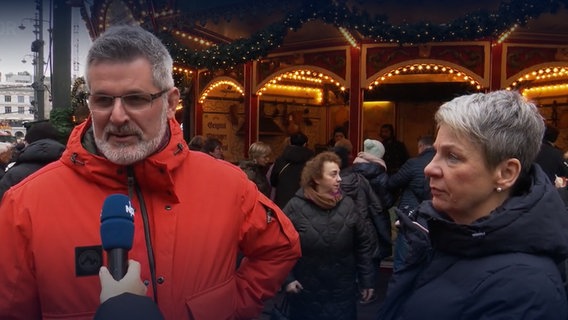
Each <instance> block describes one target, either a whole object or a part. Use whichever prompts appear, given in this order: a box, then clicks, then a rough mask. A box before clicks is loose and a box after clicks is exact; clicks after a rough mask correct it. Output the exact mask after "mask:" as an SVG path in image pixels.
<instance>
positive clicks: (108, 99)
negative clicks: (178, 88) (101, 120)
mask: <svg viewBox="0 0 568 320" xmlns="http://www.w3.org/2000/svg"><path fill="white" fill-rule="evenodd" d="M168 90H170V89H164V90H162V91H160V92H157V93H132V94H125V95H123V96H109V95H105V94H89V96H88V103H89V108H90V109H91V110H96V111H107V110H110V109H112V107H113V106H114V99H116V98H120V100H121V102H122V105H123V106H124V107H125V108H126V109H129V110H132V111H136V110H141V109H144V108H146V107H148V106H150V105H151V104H152V101H154V100H156V99H157V98H159V97H160V96H161V95H163V94H164V93H166V92H167V91H168Z"/></svg>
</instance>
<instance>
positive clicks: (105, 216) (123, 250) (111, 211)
mask: <svg viewBox="0 0 568 320" xmlns="http://www.w3.org/2000/svg"><path fill="white" fill-rule="evenodd" d="M133 238H134V208H133V207H132V204H131V202H130V199H129V198H128V197H127V196H126V195H123V194H111V195H110V196H108V197H107V198H106V199H105V202H104V203H103V209H102V210H101V240H102V244H103V249H105V251H106V253H107V262H108V263H107V268H108V270H109V272H110V274H111V275H112V277H113V278H114V280H117V281H118V280H120V279H122V278H123V277H124V275H125V274H126V271H127V269H128V251H129V250H130V249H131V248H132V241H133Z"/></svg>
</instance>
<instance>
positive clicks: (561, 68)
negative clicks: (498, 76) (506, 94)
mask: <svg viewBox="0 0 568 320" xmlns="http://www.w3.org/2000/svg"><path fill="white" fill-rule="evenodd" d="M562 77H566V78H567V79H568V62H558V61H554V62H547V63H541V64H537V65H534V66H531V67H530V68H526V69H523V70H521V71H520V72H518V73H516V74H515V75H513V76H511V77H509V78H508V79H507V80H506V81H505V83H504V86H505V87H506V88H507V89H508V90H517V89H520V88H522V87H523V84H525V83H530V82H531V81H533V80H540V79H543V78H549V79H554V78H562ZM567 82H568V81H567Z"/></svg>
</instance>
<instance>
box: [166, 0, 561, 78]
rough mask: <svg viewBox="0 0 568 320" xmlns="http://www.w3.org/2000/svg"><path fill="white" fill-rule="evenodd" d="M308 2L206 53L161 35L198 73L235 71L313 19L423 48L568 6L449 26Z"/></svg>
mask: <svg viewBox="0 0 568 320" xmlns="http://www.w3.org/2000/svg"><path fill="white" fill-rule="evenodd" d="M304 4H305V5H304V6H303V7H302V8H301V9H300V10H296V11H294V12H290V13H288V14H286V16H285V18H284V19H282V20H281V21H279V22H277V23H274V24H272V25H270V26H268V27H266V28H265V29H264V30H261V31H259V32H257V33H255V34H253V35H252V36H251V37H250V38H248V39H238V40H235V41H233V42H232V43H229V44H219V45H214V46H211V47H209V48H207V49H203V50H198V51H193V50H188V49H187V48H185V47H183V46H181V45H180V44H179V43H178V42H177V41H176V40H175V38H174V37H173V36H172V35H171V34H170V33H168V32H167V31H162V32H161V33H159V37H160V38H161V39H162V41H163V42H164V43H165V44H166V46H167V47H168V48H169V50H170V52H171V54H172V56H173V57H174V59H175V61H176V62H177V63H180V64H183V65H186V66H191V67H194V68H197V69H202V68H205V69H209V70H218V69H233V68H234V67H236V66H238V65H240V64H243V63H246V62H248V61H252V60H257V59H259V58H262V57H265V56H267V55H268V53H270V52H271V51H272V50H274V49H276V48H278V47H279V46H281V45H282V43H283V40H284V37H285V36H286V35H287V33H288V31H294V30H297V29H299V28H300V27H301V26H302V25H303V24H304V23H306V22H308V21H311V20H317V19H319V20H321V21H323V22H325V23H327V24H332V25H334V26H336V27H338V28H339V27H341V28H346V29H354V30H357V31H358V32H359V33H360V34H361V35H363V36H364V37H366V38H369V39H371V40H373V41H376V42H386V43H396V44H423V43H427V42H442V41H448V42H452V41H473V40H479V39H484V38H493V39H496V38H498V37H499V36H500V35H501V34H502V33H504V32H507V30H509V29H510V28H511V27H512V26H513V25H520V26H523V25H525V24H526V23H527V22H528V21H529V20H531V19H534V18H537V17H538V16H540V15H541V14H543V13H555V12H557V11H558V9H559V8H560V7H561V6H564V7H565V8H568V0H509V1H507V0H502V1H501V3H500V4H499V8H498V9H497V10H496V11H494V12H490V11H487V10H480V11H477V12H473V13H470V14H466V15H465V16H463V17H460V18H458V19H455V20H453V21H450V22H448V23H445V24H434V23H431V22H426V21H423V22H417V23H405V24H401V25H393V24H391V23H389V22H388V17H387V16H385V15H370V14H369V13H368V12H365V11H364V10H361V9H359V8H357V7H353V8H352V9H349V8H348V7H347V5H346V3H345V2H343V1H331V0H313V1H309V2H308V1H306V2H304ZM360 10H361V11H360Z"/></svg>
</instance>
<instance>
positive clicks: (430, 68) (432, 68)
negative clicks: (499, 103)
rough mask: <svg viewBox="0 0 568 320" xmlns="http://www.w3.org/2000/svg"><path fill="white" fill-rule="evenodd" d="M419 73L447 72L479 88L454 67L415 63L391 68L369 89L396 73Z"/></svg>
mask: <svg viewBox="0 0 568 320" xmlns="http://www.w3.org/2000/svg"><path fill="white" fill-rule="evenodd" d="M421 73H428V74H448V75H452V76H454V77H455V80H456V81H462V82H468V83H469V84H470V85H471V86H473V87H475V88H476V89H477V90H480V89H481V84H480V83H479V82H478V81H477V80H475V79H473V78H472V77H471V76H468V75H467V74H466V73H464V72H462V71H459V70H457V69H455V68H451V67H448V66H444V65H440V64H433V63H415V64H410V65H407V66H404V67H399V68H396V69H393V70H391V71H389V72H387V73H385V74H384V75H383V76H381V77H379V78H377V80H375V81H374V82H373V84H371V85H370V86H369V90H372V89H373V86H378V85H380V84H381V83H382V82H384V81H387V80H388V79H389V78H391V77H393V76H397V75H404V74H421Z"/></svg>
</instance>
